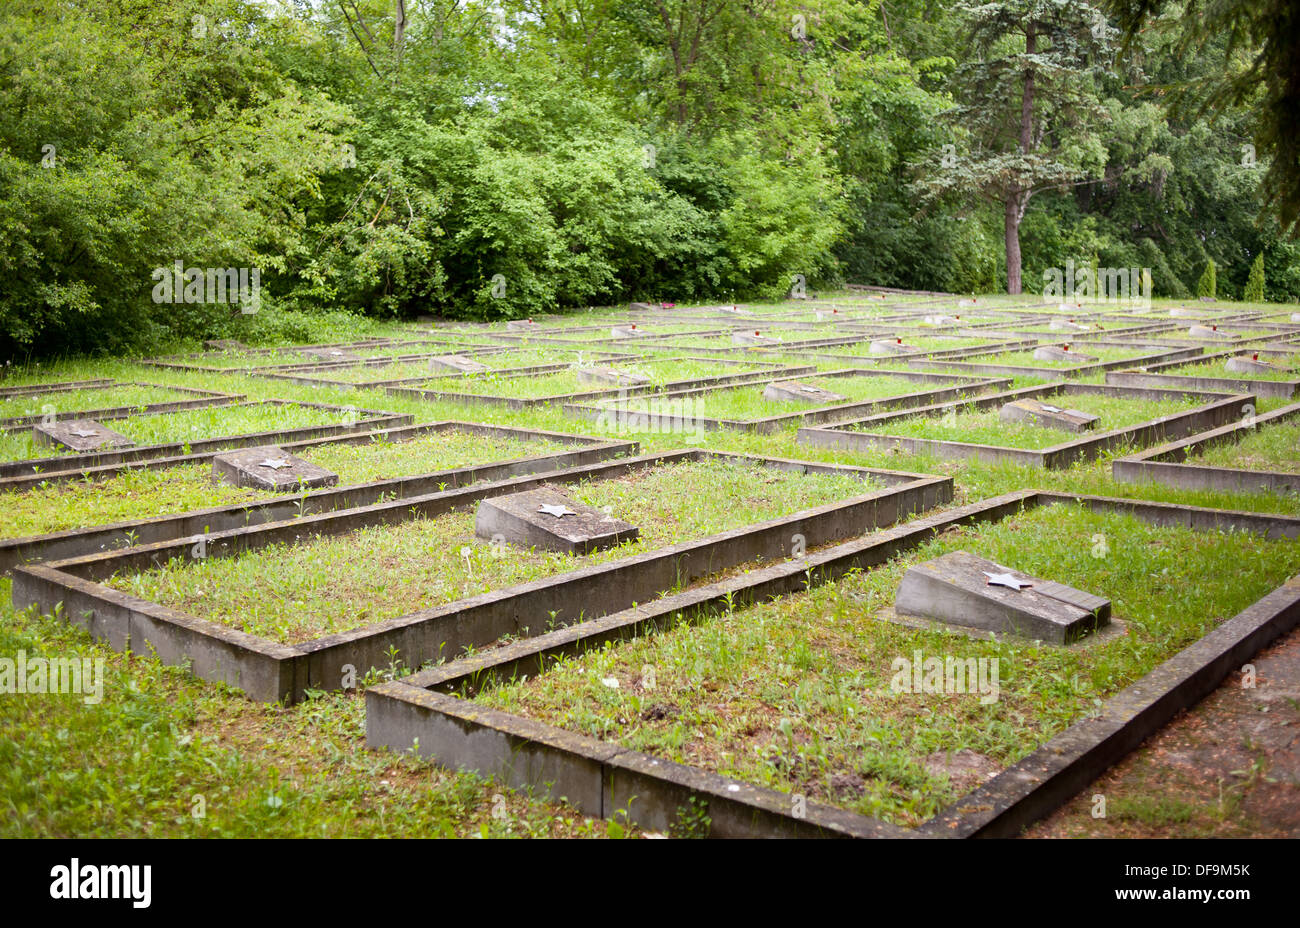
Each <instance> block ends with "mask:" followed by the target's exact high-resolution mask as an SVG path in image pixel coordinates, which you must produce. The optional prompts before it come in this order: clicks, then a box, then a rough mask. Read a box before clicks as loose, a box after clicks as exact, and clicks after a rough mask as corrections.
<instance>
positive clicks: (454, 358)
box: [429, 354, 488, 374]
mask: <svg viewBox="0 0 1300 928" xmlns="http://www.w3.org/2000/svg"><path fill="white" fill-rule="evenodd" d="M429 367H430V368H432V369H433V370H445V371H460V372H461V373H463V374H478V373H481V372H483V371H485V370H488V366H487V365H486V364H482V363H480V362H478V361H475V360H474V359H472V358H467V357H465V356H464V355H463V354H440V355H438V356H437V357H433V358H430V359H429Z"/></svg>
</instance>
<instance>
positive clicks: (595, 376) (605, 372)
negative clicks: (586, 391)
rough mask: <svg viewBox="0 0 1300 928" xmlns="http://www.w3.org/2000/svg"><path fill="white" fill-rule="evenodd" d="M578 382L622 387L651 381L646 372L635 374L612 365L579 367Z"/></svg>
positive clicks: (635, 385)
mask: <svg viewBox="0 0 1300 928" xmlns="http://www.w3.org/2000/svg"><path fill="white" fill-rule="evenodd" d="M577 373H578V382H579V383H586V384H593V383H594V384H607V383H609V384H614V385H616V386H620V387H639V386H641V385H642V384H647V383H649V382H650V378H649V377H647V376H645V375H644V374H633V373H631V372H630V371H620V370H616V369H615V368H612V367H579V368H578V369H577Z"/></svg>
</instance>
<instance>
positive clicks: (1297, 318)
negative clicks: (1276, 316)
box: [1291, 313, 1300, 322]
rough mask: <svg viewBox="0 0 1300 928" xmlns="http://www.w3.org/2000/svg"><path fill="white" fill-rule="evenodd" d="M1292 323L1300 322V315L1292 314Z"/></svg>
mask: <svg viewBox="0 0 1300 928" xmlns="http://www.w3.org/2000/svg"><path fill="white" fill-rule="evenodd" d="M1291 321H1292V322H1300V313H1292V314H1291Z"/></svg>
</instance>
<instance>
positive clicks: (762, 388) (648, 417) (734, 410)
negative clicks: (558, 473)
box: [564, 368, 1010, 434]
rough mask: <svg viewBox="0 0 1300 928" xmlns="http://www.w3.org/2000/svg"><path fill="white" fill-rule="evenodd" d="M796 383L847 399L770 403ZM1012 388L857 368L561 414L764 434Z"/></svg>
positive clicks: (653, 427)
mask: <svg viewBox="0 0 1300 928" xmlns="http://www.w3.org/2000/svg"><path fill="white" fill-rule="evenodd" d="M791 382H794V383H806V384H810V385H813V386H816V387H820V388H822V389H825V390H827V391H830V392H834V393H837V394H839V395H842V396H844V399H843V400H842V401H835V400H825V401H823V402H818V403H811V402H810V403H807V404H805V403H802V402H782V401H779V400H777V401H773V400H770V399H769V398H768V396H767V393H768V388H770V387H772V386H778V385H781V384H784V383H791ZM1009 386H1010V381H1009V380H983V379H977V378H970V377H957V376H952V375H946V374H929V373H921V372H917V371H899V370H877V369H874V368H852V369H848V370H835V371H827V372H822V373H818V374H806V375H802V376H800V377H798V378H792V379H788V378H787V379H779V380H776V379H771V375H769V376H768V378H767V379H765V381H760V382H753V383H749V384H746V385H743V386H738V387H729V388H726V389H717V388H710V387H697V388H694V389H689V390H676V391H673V392H671V393H667V394H665V395H663V396H662V397H653V398H648V399H637V398H632V399H627V398H619V399H617V400H605V401H603V402H596V403H585V404H571V405H566V406H565V407H564V410H565V412H568V413H571V414H573V415H578V416H582V417H584V418H586V419H588V420H591V421H593V422H595V423H596V424H597V426H598V427H599V428H600V429H601V430H602V431H616V432H619V433H624V432H626V433H634V432H636V431H638V430H641V431H646V430H648V431H658V430H660V429H661V428H662V427H664V426H665V424H671V425H672V426H673V427H674V429H675V430H677V431H682V432H686V433H694V434H699V433H701V432H705V431H717V430H722V429H729V430H735V431H744V432H757V433H762V434H766V433H771V432H777V431H780V430H781V429H783V428H788V427H790V426H792V425H796V424H801V423H808V424H811V423H821V422H836V421H840V420H843V419H852V418H855V417H859V416H862V415H863V414H864V413H867V412H870V411H873V410H884V409H906V408H911V407H916V406H928V405H930V404H933V403H940V402H946V401H950V400H956V399H958V398H960V397H963V396H977V395H980V394H983V393H990V392H994V391H998V390H1004V389H1006V388H1007V387H1009ZM846 394H847V395H846ZM746 413H748V416H746V415H745V414H746Z"/></svg>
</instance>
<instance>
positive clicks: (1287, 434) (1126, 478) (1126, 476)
mask: <svg viewBox="0 0 1300 928" xmlns="http://www.w3.org/2000/svg"><path fill="white" fill-rule="evenodd" d="M1298 423H1300V403H1292V404H1289V405H1287V406H1283V407H1280V408H1278V409H1274V410H1272V411H1270V412H1267V413H1261V414H1259V415H1253V414H1252V415H1246V416H1243V417H1240V418H1239V419H1237V420H1236V421H1234V422H1231V423H1229V424H1227V425H1223V426H1220V427H1218V428H1213V429H1207V430H1206V431H1203V432H1199V433H1197V434H1195V435H1191V436H1188V437H1186V438H1183V439H1181V440H1178V441H1173V442H1167V443H1165V444H1161V445H1157V446H1156V447H1154V448H1148V449H1146V450H1145V451H1140V452H1138V453H1136V454H1132V455H1128V456H1126V457H1122V458H1116V459H1115V460H1114V461H1112V462H1111V475H1112V476H1113V477H1114V479H1115V480H1117V481H1119V482H1121V483H1148V482H1155V483H1161V484H1164V485H1165V486H1172V487H1179V488H1181V489H1188V490H1219V491H1223V492H1229V493H1276V494H1282V495H1285V494H1291V493H1297V492H1300V431H1298V429H1297V426H1298Z"/></svg>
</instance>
